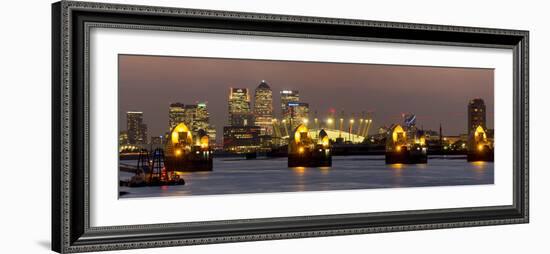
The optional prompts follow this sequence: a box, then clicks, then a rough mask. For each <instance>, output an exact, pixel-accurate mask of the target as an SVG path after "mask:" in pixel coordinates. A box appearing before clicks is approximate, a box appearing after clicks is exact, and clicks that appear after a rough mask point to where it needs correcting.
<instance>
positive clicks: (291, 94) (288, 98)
mask: <svg viewBox="0 0 550 254" xmlns="http://www.w3.org/2000/svg"><path fill="white" fill-rule="evenodd" d="M299 101H300V94H299V93H298V91H296V90H282V91H281V113H282V114H283V119H286V118H287V116H285V112H287V104H288V103H289V102H299Z"/></svg>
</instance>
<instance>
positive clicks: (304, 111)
mask: <svg viewBox="0 0 550 254" xmlns="http://www.w3.org/2000/svg"><path fill="white" fill-rule="evenodd" d="M283 115H284V116H285V120H286V121H287V123H286V124H288V126H290V129H291V130H292V131H293V130H294V128H296V127H298V125H300V124H302V123H307V121H309V104H308V103H303V102H289V103H287V104H286V111H285V112H283Z"/></svg>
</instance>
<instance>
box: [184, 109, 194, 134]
mask: <svg viewBox="0 0 550 254" xmlns="http://www.w3.org/2000/svg"><path fill="white" fill-rule="evenodd" d="M197 108H198V106H197V104H187V105H185V106H184V107H183V122H184V123H185V125H187V127H189V129H191V130H192V131H197V130H198V129H197V128H196V127H195V119H196V116H197Z"/></svg>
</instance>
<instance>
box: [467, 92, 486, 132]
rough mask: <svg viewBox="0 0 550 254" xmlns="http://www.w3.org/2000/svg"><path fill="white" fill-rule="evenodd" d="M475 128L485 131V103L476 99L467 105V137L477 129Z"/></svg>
mask: <svg viewBox="0 0 550 254" xmlns="http://www.w3.org/2000/svg"><path fill="white" fill-rule="evenodd" d="M477 126H481V127H483V129H486V128H487V126H486V118H485V102H484V101H483V99H480V98H476V99H473V100H470V103H468V135H469V134H470V133H471V132H473V131H474V130H475V128H477Z"/></svg>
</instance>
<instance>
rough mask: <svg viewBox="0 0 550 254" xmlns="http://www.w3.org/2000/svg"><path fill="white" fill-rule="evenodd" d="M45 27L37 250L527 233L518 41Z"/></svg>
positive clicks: (399, 30)
mask: <svg viewBox="0 0 550 254" xmlns="http://www.w3.org/2000/svg"><path fill="white" fill-rule="evenodd" d="M52 13H53V15H52V17H53V18H52V27H53V29H52V31H53V34H52V55H53V65H52V66H53V70H52V95H53V104H52V108H53V111H52V134H53V135H52V136H53V138H52V151H53V152H52V187H53V188H52V249H53V250H54V251H57V252H60V253H70V252H88V251H102V250H117V249H132V248H152V247H166V246H181V245H193V244H208V243H223V242H236V241H257V240H273V239H286V238H300V237H322V236H332V235H345V234H366V233H377V232H394V231H405V230H423V229H438V228H453V227H471V226H486V225H500V224H516V223H527V222H528V220H529V212H528V211H529V209H528V207H529V206H528V205H529V185H528V161H529V160H528V159H529V155H528V151H529V149H528V148H529V143H528V140H529V138H528V123H529V122H528V113H529V112H528V105H529V104H528V71H529V61H528V55H529V51H528V36H529V33H528V31H518V30H504V29H492V28H476V27H456V26H444V25H426V24H411V23H395V22H382V21H366V20H349V19H333V18H320V17H302V16H285V15H273V14H257V13H238V12H225V11H211V10H196V9H180V8H168V7H153V6H136V5H120V4H105V3H88V2H72V1H61V2H57V3H54V4H53V6H52Z"/></svg>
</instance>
